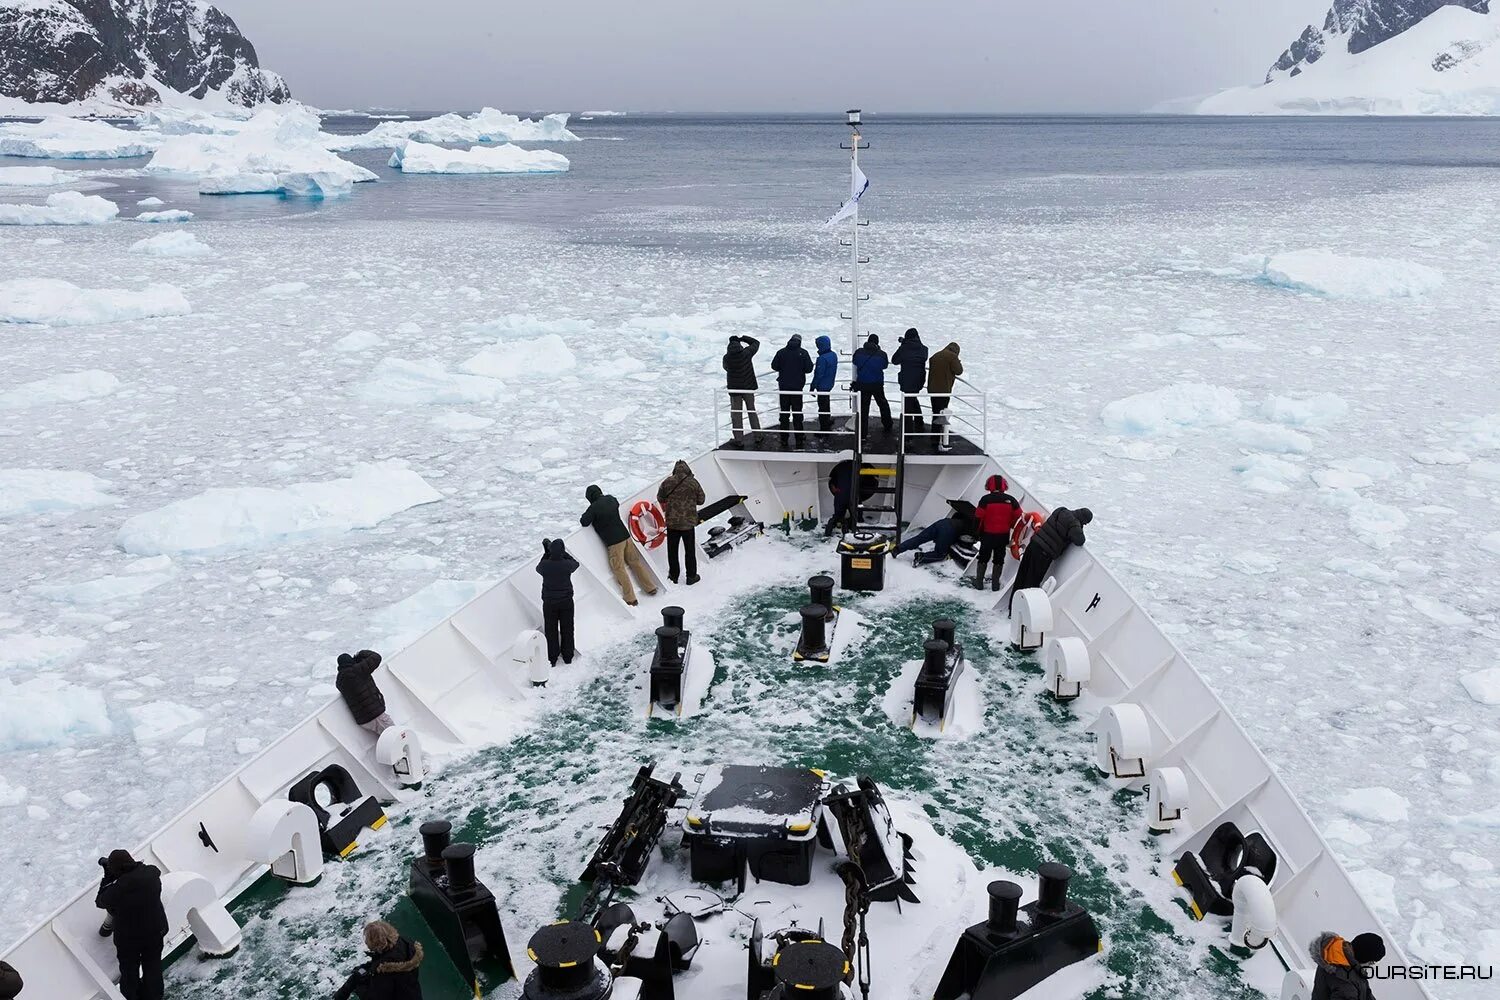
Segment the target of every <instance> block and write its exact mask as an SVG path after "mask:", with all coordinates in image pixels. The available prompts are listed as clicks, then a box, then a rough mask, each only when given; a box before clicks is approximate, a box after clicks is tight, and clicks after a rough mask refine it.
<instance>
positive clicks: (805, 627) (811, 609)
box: [797, 604, 828, 662]
mask: <svg viewBox="0 0 1500 1000" xmlns="http://www.w3.org/2000/svg"><path fill="white" fill-rule="evenodd" d="M827 626H828V608H826V607H825V606H824V605H822V604H809V605H807V606H806V607H804V608H803V609H802V638H801V639H800V640H798V642H797V654H798V656H799V657H800V658H801V659H805V660H821V661H824V662H826V661H827V660H828V628H827Z"/></svg>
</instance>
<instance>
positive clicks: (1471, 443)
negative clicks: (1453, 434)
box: [1463, 413, 1500, 451]
mask: <svg viewBox="0 0 1500 1000" xmlns="http://www.w3.org/2000/svg"><path fill="white" fill-rule="evenodd" d="M1463 429H1464V440H1463V445H1464V447H1465V448H1472V449H1473V450H1474V451H1494V450H1495V449H1497V448H1500V413H1491V414H1489V415H1487V416H1483V417H1476V418H1475V419H1473V420H1471V421H1469V422H1468V423H1467V424H1465V425H1464V428H1463Z"/></svg>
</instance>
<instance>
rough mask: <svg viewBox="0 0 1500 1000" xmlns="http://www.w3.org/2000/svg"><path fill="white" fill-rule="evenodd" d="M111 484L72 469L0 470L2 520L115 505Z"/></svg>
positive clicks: (0, 510)
mask: <svg viewBox="0 0 1500 1000" xmlns="http://www.w3.org/2000/svg"><path fill="white" fill-rule="evenodd" d="M109 487H110V484H109V483H108V482H107V481H105V480H103V479H100V478H98V477H97V476H91V475H89V474H88V473H87V472H75V471H73V470H70V469H0V517H16V516H18V515H22V514H50V513H71V512H72V511H75V510H87V509H88V508H90V507H102V506H104V505H105V504H112V503H115V502H116V498H115V497H112V496H110V494H109V493H108V490H109Z"/></svg>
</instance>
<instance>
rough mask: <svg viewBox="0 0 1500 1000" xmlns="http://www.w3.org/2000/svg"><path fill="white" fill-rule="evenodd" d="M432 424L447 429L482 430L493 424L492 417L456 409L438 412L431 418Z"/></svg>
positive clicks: (493, 419)
mask: <svg viewBox="0 0 1500 1000" xmlns="http://www.w3.org/2000/svg"><path fill="white" fill-rule="evenodd" d="M432 423H433V425H434V426H437V427H441V428H443V429H444V430H449V431H482V430H484V429H485V428H486V427H490V426H493V425H494V423H495V418H494V417H481V416H479V415H478V414H475V413H461V412H459V411H457V410H449V411H447V412H446V413H439V414H438V415H437V416H435V417H433V418H432Z"/></svg>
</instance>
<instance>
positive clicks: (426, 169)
mask: <svg viewBox="0 0 1500 1000" xmlns="http://www.w3.org/2000/svg"><path fill="white" fill-rule="evenodd" d="M391 166H393V167H395V168H397V169H398V170H400V171H401V172H402V173H405V174H556V173H562V172H564V171H566V170H567V169H568V158H567V157H566V156H563V155H562V154H561V153H554V152H552V151H551V150H547V149H534V150H533V149H522V148H521V147H520V146H515V145H511V144H510V143H506V144H505V145H503V146H474V147H472V148H470V149H445V148H444V147H442V146H432V145H429V144H427V143H425V142H408V143H406V144H405V145H404V146H402V147H401V148H400V149H398V150H396V151H395V152H394V153H392V154H391Z"/></svg>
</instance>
